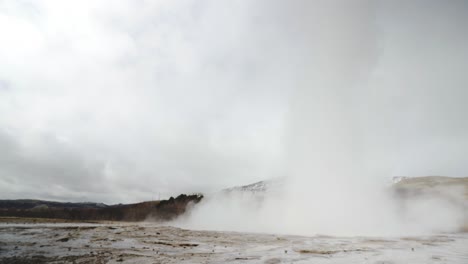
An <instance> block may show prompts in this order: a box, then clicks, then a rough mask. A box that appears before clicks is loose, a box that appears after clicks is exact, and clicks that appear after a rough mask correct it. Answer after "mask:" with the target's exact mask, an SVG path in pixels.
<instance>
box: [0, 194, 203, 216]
mask: <svg viewBox="0 0 468 264" xmlns="http://www.w3.org/2000/svg"><path fill="white" fill-rule="evenodd" d="M202 198H203V195H199V194H195V195H185V194H181V195H179V196H177V197H176V198H173V197H171V198H170V199H169V200H161V201H149V202H141V203H136V204H120V205H110V206H109V205H103V204H91V203H83V204H81V205H80V206H76V204H75V203H58V202H46V201H38V200H3V201H0V216H10V217H31V218H56V219H67V220H78V221H100V220H106V221H143V220H147V219H151V220H155V221H168V220H172V219H174V218H176V217H177V216H179V215H181V214H183V213H184V212H185V211H186V209H187V206H189V205H190V204H191V203H198V202H199V201H201V199H202ZM15 201H16V203H17V204H16V206H15ZM28 201H29V202H31V201H33V202H34V204H35V205H34V207H32V206H31V205H30V204H29V205H28ZM41 202H42V203H41ZM85 205H87V206H85Z"/></svg>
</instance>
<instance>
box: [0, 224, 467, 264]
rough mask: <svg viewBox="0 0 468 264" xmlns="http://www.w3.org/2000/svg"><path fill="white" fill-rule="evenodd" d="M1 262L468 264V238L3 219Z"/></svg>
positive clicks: (0, 235) (443, 235)
mask: <svg viewBox="0 0 468 264" xmlns="http://www.w3.org/2000/svg"><path fill="white" fill-rule="evenodd" d="M0 263H371V264H384V263H387V264H390V263H395V264H396V263H412V264H416V263H424V264H427V263H460V264H462V263H463V264H466V263H468V233H458V234H441V235H434V236H421V237H399V238H396V237H325V236H317V237H301V236H286V235H272V234H252V233H234V232H214V231H193V230H184V229H179V228H175V227H169V226H158V225H155V224H150V223H53V222H45V223H44V222H43V221H40V222H38V223H32V222H31V221H26V222H21V220H18V219H16V220H15V221H9V220H7V221H5V219H3V221H0Z"/></svg>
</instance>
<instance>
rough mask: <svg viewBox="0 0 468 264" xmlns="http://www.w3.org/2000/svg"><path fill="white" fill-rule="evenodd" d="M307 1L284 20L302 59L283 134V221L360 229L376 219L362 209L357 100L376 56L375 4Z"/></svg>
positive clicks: (320, 229)
mask: <svg viewBox="0 0 468 264" xmlns="http://www.w3.org/2000/svg"><path fill="white" fill-rule="evenodd" d="M311 2H313V4H306V5H305V6H302V5H301V6H297V7H298V8H301V9H302V10H296V11H294V10H292V12H296V13H298V14H301V16H302V17H301V18H299V19H298V18H295V19H294V20H293V23H291V25H290V26H293V27H296V29H297V28H299V30H297V32H299V33H300V34H302V35H301V37H299V41H301V42H302V43H303V44H304V45H302V47H303V50H301V52H302V53H303V54H302V57H303V58H304V65H303V68H302V70H303V71H302V72H301V73H299V74H298V75H299V76H300V77H299V80H300V81H299V82H298V84H297V85H296V87H295V92H294V93H293V96H292V100H291V109H290V119H289V121H290V123H289V126H288V136H287V138H288V147H287V149H288V153H289V155H290V158H289V165H290V167H289V168H290V172H289V173H290V176H291V178H292V181H291V186H290V188H289V198H290V201H289V202H288V204H289V208H288V212H289V214H288V215H287V217H288V218H289V219H288V222H289V226H288V228H289V229H290V230H291V231H293V232H298V231H304V230H305V231H306V232H309V233H330V234H334V233H339V234H346V233H349V234H351V233H353V234H354V233H359V232H366V231H367V230H364V229H363V228H364V227H365V226H367V227H366V229H367V228H368V227H369V225H371V226H372V225H375V221H374V220H375V218H374V217H372V216H370V214H367V213H368V212H369V211H371V210H373V208H369V206H370V204H371V203H368V200H370V199H373V197H370V196H368V190H367V189H366V188H363V186H366V183H365V181H366V180H367V177H372V175H366V174H367V171H366V170H365V168H364V161H363V153H362V151H363V150H362V131H361V129H362V128H361V127H362V126H361V121H362V120H361V115H360V114H361V113H360V112H359V110H358V109H359V107H358V104H359V103H363V102H361V101H360V98H359V95H360V94H361V92H362V89H365V88H363V87H364V86H363V84H364V83H365V80H366V76H367V75H368V74H369V71H370V68H371V66H372V65H373V64H374V63H375V60H376V48H375V47H376V35H375V6H374V4H373V3H372V2H371V1H311ZM301 3H302V4H304V3H305V2H301ZM304 9H306V10H307V12H303V10H304ZM364 103H365V102H364ZM287 225H288V223H287Z"/></svg>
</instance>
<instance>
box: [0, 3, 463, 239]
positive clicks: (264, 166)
mask: <svg viewBox="0 0 468 264" xmlns="http://www.w3.org/2000/svg"><path fill="white" fill-rule="evenodd" d="M467 11H468V6H467V4H466V2H464V1H450V2H442V1H392V2H390V3H389V2H383V1H363V0H358V1H279V0H275V1H266V0H259V1H233V2H229V3H226V2H220V1H214V0H211V1H189V0H187V1H181V2H179V1H178V2H175V1H155V2H149V1H148V2H146V1H142V2H134V1H119V2H118V3H115V1H97V2H96V1H80V2H79V3H78V2H76V3H69V2H68V3H64V2H63V1H21V2H18V1H2V2H0V37H1V40H2V41H1V44H0V113H1V114H0V148H1V151H0V165H1V166H0V191H1V192H2V193H3V194H4V197H5V198H24V197H25V196H29V197H34V198H42V199H57V200H75V201H76V200H85V201H91V200H92V201H102V202H107V203H117V202H134V201H141V200H150V199H154V198H155V197H158V196H159V195H161V194H162V195H163V198H164V197H167V196H169V195H176V194H178V193H180V192H207V193H210V192H214V191H217V190H220V189H222V188H226V187H230V186H234V185H242V184H247V183H250V182H255V181H258V180H263V179H268V178H273V177H280V176H281V177H284V176H286V177H288V179H289V180H288V182H287V184H286V185H285V186H284V190H282V191H281V192H280V193H281V194H280V195H272V196H271V197H270V196H268V197H269V198H267V199H265V200H264V202H263V203H262V204H261V205H260V206H259V205H258V204H257V203H255V202H252V199H251V198H249V197H241V198H238V197H237V198H236V199H231V198H226V197H223V198H219V199H214V200H209V199H208V200H207V202H206V204H205V205H203V204H202V205H201V206H200V207H198V209H197V208H195V209H194V210H198V211H194V212H193V214H192V215H191V217H192V218H190V219H186V220H185V221H187V222H185V225H187V226H189V227H195V228H207V229H227V230H242V231H265V232H271V231H275V232H284V233H302V234H305V233H307V234H316V233H327V234H383V233H384V234H400V233H404V232H408V231H414V232H428V231H432V230H442V231H450V230H451V229H452V228H454V227H455V226H456V224H457V222H458V221H459V218H460V215H459V212H458V211H457V210H452V209H451V207H450V206H447V205H446V204H445V203H443V202H440V201H434V202H430V206H429V205H428V204H427V203H425V202H421V203H422V204H418V205H415V210H414V212H419V213H415V215H414V216H405V217H409V220H408V219H402V216H401V215H400V214H399V213H398V205H396V204H395V202H394V201H393V199H392V198H391V197H390V196H389V195H388V193H387V191H386V187H387V185H385V183H386V182H388V180H389V179H390V178H391V177H392V176H400V175H405V176H420V175H446V176H466V172H467V171H468V168H467V166H468V165H467V163H466V162H465V161H466V156H467V154H468V137H467V135H468V133H467V132H468V122H467V121H466V113H467V110H468V109H467V107H466V98H468V90H467V89H466V87H465V86H466V83H467V81H468V76H467V75H466V74H465V71H464V69H466V68H467V66H468V65H467V64H468V63H467V62H468V48H467V47H468V45H467V44H468V35H467V34H466V33H464V29H465V28H466V26H467V25H468V16H466V14H467ZM428 208H431V209H428ZM410 211H411V210H410ZM429 211H430V212H434V211H436V212H439V213H440V214H441V215H444V216H446V218H440V219H434V218H430V217H426V215H428V214H429V213H428V212H429ZM197 212H198V213H197ZM420 212H426V213H420Z"/></svg>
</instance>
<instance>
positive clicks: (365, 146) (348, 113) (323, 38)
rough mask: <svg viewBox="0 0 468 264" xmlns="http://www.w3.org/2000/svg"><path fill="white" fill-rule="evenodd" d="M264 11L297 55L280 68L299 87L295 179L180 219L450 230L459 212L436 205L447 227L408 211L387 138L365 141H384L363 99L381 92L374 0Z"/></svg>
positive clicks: (293, 115) (375, 230)
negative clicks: (396, 195) (394, 184)
mask: <svg viewBox="0 0 468 264" xmlns="http://www.w3.org/2000/svg"><path fill="white" fill-rule="evenodd" d="M261 10H262V12H271V14H268V15H272V16H273V17H275V16H279V17H281V18H282V19H280V20H279V22H277V23H279V24H280V25H279V26H278V30H277V32H275V33H270V34H269V35H268V38H272V39H273V40H276V39H284V38H288V40H287V41H286V42H285V41H284V40H283V41H278V42H280V43H281V44H282V45H285V43H286V44H287V45H286V47H287V48H286V49H285V48H284V47H277V48H276V53H277V54H278V57H281V56H282V55H283V54H285V53H287V54H289V55H288V56H289V58H290V60H291V61H293V62H291V63H290V64H288V65H287V66H285V68H284V69H282V70H283V71H289V72H288V74H287V76H289V78H290V79H289V83H290V84H291V87H287V88H288V89H291V90H292V92H291V96H290V100H289V112H288V114H287V118H286V122H285V133H284V135H285V136H284V140H283V142H284V150H283V151H284V153H285V154H284V156H285V164H286V169H285V171H286V174H287V176H288V177H287V182H286V184H285V185H284V186H283V189H282V190H281V191H280V192H275V193H274V194H272V193H269V194H268V193H267V194H266V196H265V197H263V198H262V200H261V201H260V202H259V201H258V200H257V198H255V197H253V196H250V195H248V194H229V195H224V194H219V195H214V196H213V197H211V198H210V197H208V198H207V199H206V200H205V201H203V202H202V203H200V204H199V205H197V206H196V207H195V208H194V209H193V210H192V212H191V213H190V214H189V215H188V218H186V219H179V222H178V224H180V225H182V226H186V227H190V228H201V229H219V230H237V231H257V232H275V233H292V234H309V235H313V234H318V233H320V234H329V235H389V234H390V235H399V234H410V233H415V234H416V233H424V232H428V231H433V230H437V231H448V230H451V228H453V227H454V226H455V225H456V223H457V221H458V220H459V217H460V215H459V214H458V212H456V211H455V210H452V209H447V208H448V207H446V206H445V205H444V204H438V205H436V204H435V203H434V204H432V206H434V207H432V209H431V210H435V211H437V210H439V209H440V210H442V208H445V210H444V211H443V212H442V211H441V212H442V213H443V214H444V215H446V216H447V217H445V218H444V219H443V223H441V222H440V221H432V220H430V219H429V218H428V217H427V215H424V214H420V215H417V214H412V215H411V217H409V218H408V217H407V216H405V215H402V213H401V210H400V208H399V204H398V203H397V202H396V201H395V200H394V199H393V198H392V197H391V195H390V192H389V190H388V189H389V188H388V187H389V186H388V183H387V182H382V179H385V177H382V176H387V178H390V176H391V174H390V171H389V170H388V168H387V166H389V164H388V162H387V164H386V162H383V161H381V160H379V158H380V157H381V156H383V155H382V153H384V150H383V149H381V148H382V147H383V145H384V144H382V145H379V144H376V143H375V140H374V141H373V142H372V143H373V144H370V143H369V141H368V140H367V138H366V136H367V135H370V134H373V133H374V134H373V135H372V138H373V139H375V138H377V139H378V138H379V135H378V134H375V133H377V132H374V131H372V127H373V124H372V118H370V116H369V115H370V113H372V111H373V109H371V107H370V106H369V105H372V104H371V103H370V102H368V101H366V100H368V98H369V97H367V96H363V95H365V94H368V93H370V92H371V90H372V89H378V88H377V87H369V85H368V83H367V81H368V79H369V78H370V76H371V74H372V69H373V67H374V66H375V65H376V64H377V61H378V57H379V52H378V50H379V49H378V46H379V43H378V39H379V38H378V35H377V33H378V30H377V21H376V6H375V2H374V1H367V0H359V1H292V2H290V1H288V2H286V1H285V2H281V3H278V2H274V3H273V4H271V6H269V7H268V8H261ZM268 15H266V16H267V17H268ZM271 42H272V43H274V42H275V41H271ZM280 76H284V74H283V75H280ZM271 78H275V75H274V73H273V74H272V75H271ZM382 138H383V136H382ZM387 151H389V150H387ZM376 157H378V158H376ZM412 206H415V207H417V208H419V209H420V208H421V207H419V205H412ZM425 206H427V204H426V205H425ZM426 208H427V207H426ZM406 209H407V210H410V211H411V210H413V208H411V206H410V207H408V208H406ZM415 211H419V212H422V211H421V210H415ZM423 211H424V210H423Z"/></svg>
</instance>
